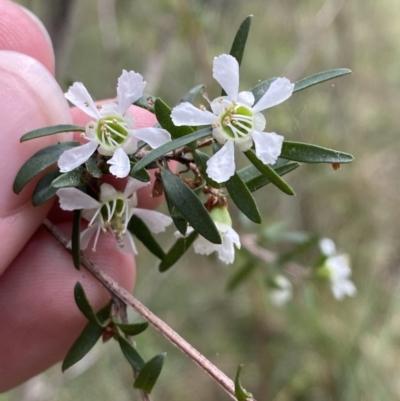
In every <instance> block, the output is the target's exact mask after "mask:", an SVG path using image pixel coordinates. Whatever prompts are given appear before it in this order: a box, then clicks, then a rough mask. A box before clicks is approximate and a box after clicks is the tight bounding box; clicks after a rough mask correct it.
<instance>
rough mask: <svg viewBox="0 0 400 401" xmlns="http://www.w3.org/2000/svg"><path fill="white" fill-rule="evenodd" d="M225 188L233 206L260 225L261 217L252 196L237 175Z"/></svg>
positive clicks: (230, 179)
mask: <svg viewBox="0 0 400 401" xmlns="http://www.w3.org/2000/svg"><path fill="white" fill-rule="evenodd" d="M225 187H226V189H227V191H228V192H229V195H230V196H231V198H232V200H233V202H234V203H235V205H236V206H237V207H238V208H239V209H240V210H241V211H242V212H243V213H244V214H245V215H246V216H247V217H248V218H249V219H250V220H251V221H254V223H257V224H259V223H261V215H260V211H259V210H258V207H257V203H256V201H255V200H254V198H253V195H252V194H251V192H250V191H249V189H248V188H247V186H246V184H245V183H244V182H243V181H242V179H241V178H240V177H239V175H238V174H237V173H235V174H234V175H233V176H232V177H231V178H229V180H228V181H226V182H225Z"/></svg>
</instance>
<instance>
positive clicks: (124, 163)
mask: <svg viewBox="0 0 400 401" xmlns="http://www.w3.org/2000/svg"><path fill="white" fill-rule="evenodd" d="M107 164H110V165H111V167H110V173H111V174H113V175H115V176H116V177H117V178H125V177H127V176H128V174H129V172H130V171H131V163H130V161H129V157H128V155H127V154H126V153H125V151H124V150H123V149H122V148H118V149H117V150H116V151H115V152H114V156H113V157H112V158H111V159H110V160H108V161H107Z"/></svg>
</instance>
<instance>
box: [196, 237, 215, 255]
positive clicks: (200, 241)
mask: <svg viewBox="0 0 400 401" xmlns="http://www.w3.org/2000/svg"><path fill="white" fill-rule="evenodd" d="M220 246H221V245H217V244H213V243H212V242H210V241H208V240H206V239H205V238H204V237H202V236H198V237H197V238H196V239H195V240H194V242H193V249H194V251H195V252H196V253H199V254H200V255H210V254H211V253H213V252H214V251H217V250H218V247H220Z"/></svg>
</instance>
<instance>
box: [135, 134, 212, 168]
mask: <svg viewBox="0 0 400 401" xmlns="http://www.w3.org/2000/svg"><path fill="white" fill-rule="evenodd" d="M211 133H212V128H204V129H201V130H199V131H196V132H193V133H192V134H189V135H185V136H183V137H181V138H178V139H174V140H172V141H171V142H168V143H166V144H164V145H162V146H159V147H158V148H157V149H154V150H153V151H152V152H150V153H148V154H147V155H146V156H145V157H143V159H141V160H140V161H138V162H137V164H135V166H133V169H132V171H131V173H132V172H133V173H135V172H136V171H138V170H140V169H141V168H144V167H146V166H147V165H148V164H150V163H151V162H153V161H154V160H157V159H158V158H160V157H161V156H163V155H165V154H166V153H168V152H171V151H173V150H175V149H177V148H180V147H182V146H185V145H187V144H189V143H190V142H193V141H197V140H199V139H202V138H205V137H206V136H209V135H211Z"/></svg>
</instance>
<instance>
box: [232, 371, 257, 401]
mask: <svg viewBox="0 0 400 401" xmlns="http://www.w3.org/2000/svg"><path fill="white" fill-rule="evenodd" d="M242 369H243V365H239V366H238V369H237V373H236V378H235V395H236V398H237V399H238V401H246V400H247V399H248V398H253V394H251V393H249V392H248V391H247V390H245V389H244V388H243V387H242V385H241V384H240V373H241V371H242Z"/></svg>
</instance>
